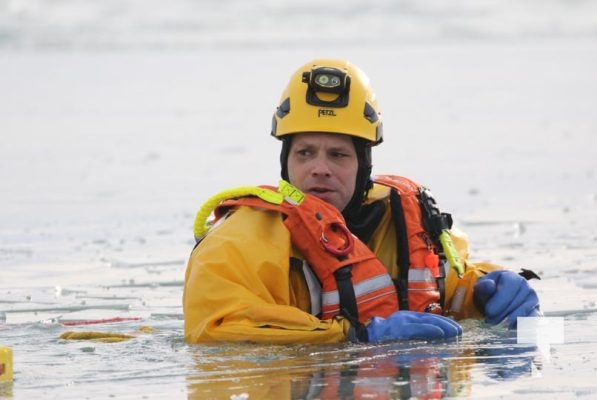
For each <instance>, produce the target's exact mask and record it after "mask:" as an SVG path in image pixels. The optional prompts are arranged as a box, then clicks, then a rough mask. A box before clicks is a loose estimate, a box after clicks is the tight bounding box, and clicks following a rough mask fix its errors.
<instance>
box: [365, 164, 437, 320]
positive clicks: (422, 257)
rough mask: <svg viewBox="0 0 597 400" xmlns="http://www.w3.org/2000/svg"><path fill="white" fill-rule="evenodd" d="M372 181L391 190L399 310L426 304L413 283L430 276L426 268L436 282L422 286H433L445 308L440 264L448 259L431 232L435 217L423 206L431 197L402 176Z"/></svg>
mask: <svg viewBox="0 0 597 400" xmlns="http://www.w3.org/2000/svg"><path fill="white" fill-rule="evenodd" d="M373 182H375V183H377V184H380V185H383V186H386V187H389V188H390V196H389V202H390V207H391V211H392V219H393V221H394V228H395V232H396V246H397V252H398V257H397V263H398V268H399V276H398V278H397V279H396V280H395V284H396V289H397V291H398V296H399V299H400V308H401V309H417V308H419V307H420V305H422V304H424V302H423V301H421V300H419V299H418V298H417V296H416V295H415V294H414V290H415V286H416V285H419V284H415V283H414V282H411V281H412V280H413V279H418V278H421V277H424V276H428V275H429V274H428V273H427V272H425V269H428V270H429V272H430V274H431V276H433V278H434V279H435V282H433V285H428V284H427V283H424V284H420V285H426V286H428V287H430V286H434V287H435V290H437V291H438V296H439V298H438V300H439V303H440V305H442V306H443V299H444V297H445V294H444V286H445V285H444V275H445V274H444V270H443V268H442V266H441V265H440V263H443V262H444V259H445V257H444V256H443V252H442V247H441V245H440V242H439V238H438V236H437V234H435V232H430V228H429V227H430V226H431V225H432V221H430V220H429V219H430V218H432V215H429V212H428V211H427V210H426V208H425V206H424V204H423V203H424V202H425V201H426V200H425V198H424V196H430V194H426V193H427V192H428V189H427V188H425V187H424V186H422V185H420V184H419V183H417V182H415V181H413V180H412V179H409V178H406V177H404V176H400V175H378V176H375V177H374V178H373ZM431 200H433V199H431ZM433 205H435V200H433ZM438 213H439V211H438ZM410 277H412V278H413V279H410ZM418 288H419V287H417V289H418ZM409 289H410V290H409ZM411 303H412V304H411Z"/></svg>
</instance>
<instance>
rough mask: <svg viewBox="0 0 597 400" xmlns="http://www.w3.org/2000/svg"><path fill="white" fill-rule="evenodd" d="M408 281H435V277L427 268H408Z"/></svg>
mask: <svg viewBox="0 0 597 400" xmlns="http://www.w3.org/2000/svg"><path fill="white" fill-rule="evenodd" d="M408 281H409V282H435V278H434V277H433V275H432V274H431V270H430V269H429V268H412V267H411V268H409V270H408Z"/></svg>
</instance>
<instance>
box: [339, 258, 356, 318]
mask: <svg viewBox="0 0 597 400" xmlns="http://www.w3.org/2000/svg"><path fill="white" fill-rule="evenodd" d="M334 277H335V278H336V285H337V286H338V296H339V299H338V300H339V303H340V310H341V312H342V314H343V315H344V316H345V317H347V318H348V319H349V320H350V319H353V320H356V321H358V320H359V309H358V308H357V296H356V294H355V292H354V286H353V285H352V265H347V266H345V267H342V268H340V269H338V270H336V271H335V272H334Z"/></svg>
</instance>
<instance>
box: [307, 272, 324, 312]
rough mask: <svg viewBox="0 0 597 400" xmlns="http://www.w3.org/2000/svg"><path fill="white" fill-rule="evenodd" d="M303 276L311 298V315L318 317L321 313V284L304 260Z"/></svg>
mask: <svg viewBox="0 0 597 400" xmlns="http://www.w3.org/2000/svg"><path fill="white" fill-rule="evenodd" d="M303 274H304V275H305V281H306V282H307V288H309V296H310V297H311V314H313V315H318V314H320V313H321V284H320V283H319V280H318V279H317V277H316V276H315V273H314V272H313V270H312V269H311V267H309V264H307V261H305V260H303Z"/></svg>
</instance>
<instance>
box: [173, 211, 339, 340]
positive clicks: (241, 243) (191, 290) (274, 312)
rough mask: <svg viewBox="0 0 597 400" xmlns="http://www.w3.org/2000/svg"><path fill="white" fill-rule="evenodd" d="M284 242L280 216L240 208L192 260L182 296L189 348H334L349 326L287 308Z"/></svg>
mask: <svg viewBox="0 0 597 400" xmlns="http://www.w3.org/2000/svg"><path fill="white" fill-rule="evenodd" d="M290 252H291V246H290V235H289V232H288V230H287V229H286V228H285V226H284V224H283V223H282V222H281V219H280V216H279V214H277V213H275V212H272V211H265V210H254V209H250V208H240V209H239V210H237V211H236V212H235V213H234V214H232V215H231V216H230V217H229V218H228V219H227V220H226V221H224V223H222V224H221V225H220V226H218V227H217V228H216V229H215V230H213V231H212V232H211V233H210V234H209V235H208V236H207V237H206V238H205V239H204V240H203V242H202V243H201V244H200V245H199V246H197V247H196V248H195V250H194V251H193V252H192V254H191V257H190V259H189V263H188V266H187V272H186V276H185V284H184V293H183V311H184V318H185V321H184V328H185V338H186V340H187V342H189V343H197V342H209V341H253V342H262V343H336V342H341V341H344V340H346V336H347V332H348V328H349V324H348V322H347V321H345V320H342V319H334V320H325V321H324V320H320V319H318V318H316V317H315V316H313V315H311V314H309V313H307V312H304V311H302V310H300V309H299V308H298V307H295V306H294V305H293V304H291V300H290V299H291V296H290V283H289V258H290Z"/></svg>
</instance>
